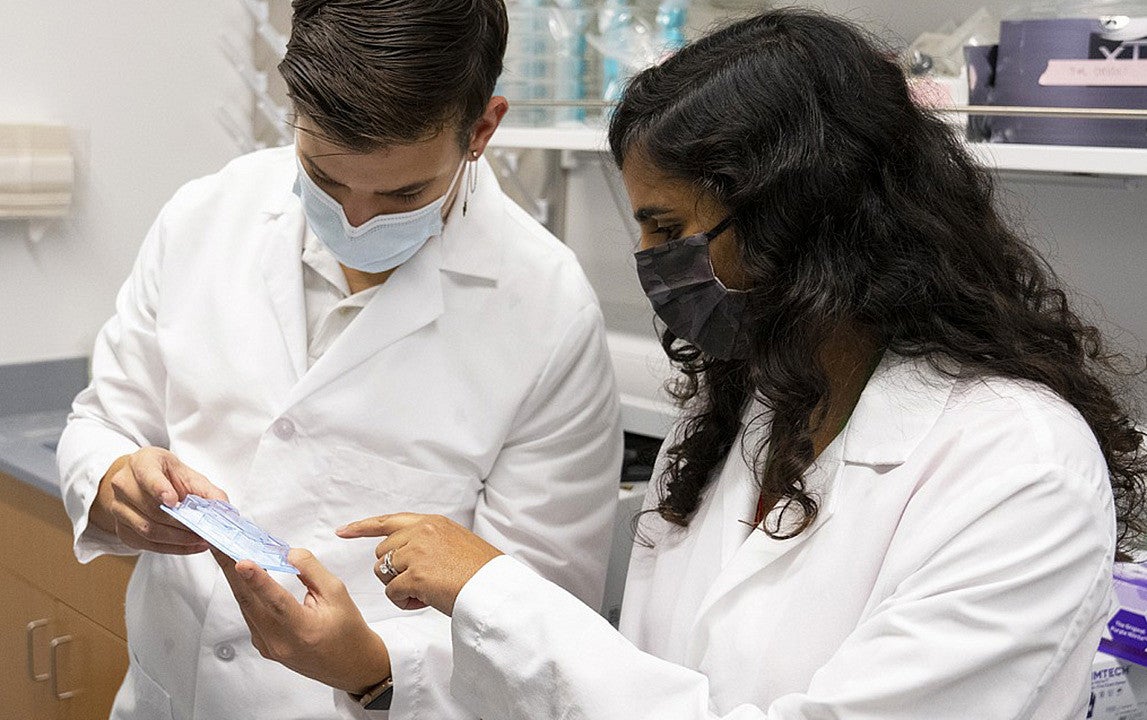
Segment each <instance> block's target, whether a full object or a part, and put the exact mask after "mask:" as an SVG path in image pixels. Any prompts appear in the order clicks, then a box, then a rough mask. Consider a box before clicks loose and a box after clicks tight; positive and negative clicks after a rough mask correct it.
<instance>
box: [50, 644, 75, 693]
mask: <svg viewBox="0 0 1147 720" xmlns="http://www.w3.org/2000/svg"><path fill="white" fill-rule="evenodd" d="M70 642H72V636H71V635H63V636H61V637H58V638H52V642H51V643H49V654H48V657H49V661H48V662H49V665H51V674H52V694H53V695H55V696H56V699H57V700H67V699H68V698H70V697H75V696H76V695H77V694H79V690H67V691H65V692H60V665H59V650H60V648H61V647H62V646H64V645H67V644H68V643H70Z"/></svg>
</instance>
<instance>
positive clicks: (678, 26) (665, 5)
mask: <svg viewBox="0 0 1147 720" xmlns="http://www.w3.org/2000/svg"><path fill="white" fill-rule="evenodd" d="M688 15H689V0H661V4H660V5H658V6H657V34H658V39H659V40H660V42H661V48H662V53H664V54H665V55H669V54H672V53H674V52H677V51H678V50H680V49H681V48H682V47H684V45H685V20H686V18H687V17H688Z"/></svg>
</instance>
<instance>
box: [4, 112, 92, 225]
mask: <svg viewBox="0 0 1147 720" xmlns="http://www.w3.org/2000/svg"><path fill="white" fill-rule="evenodd" d="M74 183H75V161H74V160H73V158H72V150H71V142H70V138H69V133H68V129H67V128H66V127H59V126H53V125H0V219H4V218H9V219H11V218H16V219H25V218H26V219H35V218H53V217H61V216H64V215H67V214H68V209H69V208H70V207H71V204H72V186H73V185H74Z"/></svg>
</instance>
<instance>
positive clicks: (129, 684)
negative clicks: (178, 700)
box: [109, 652, 174, 720]
mask: <svg viewBox="0 0 1147 720" xmlns="http://www.w3.org/2000/svg"><path fill="white" fill-rule="evenodd" d="M128 718H148V719H149V720H152V719H153V718H154V719H155V720H172V719H173V718H174V714H173V713H172V710H171V696H170V695H168V694H167V691H166V690H164V689H163V688H162V687H161V686H160V684H159V683H157V682H156V681H155V680H152V679H151V676H150V675H148V674H147V673H146V672H144V671H143V670H142V669H141V668H140V666H139V658H138V657H136V655H135V653H134V652H133V653H131V663H130V664H129V665H128V669H127V674H126V675H125V676H124V679H123V684H122V685H121V686H120V689H119V693H118V694H117V695H116V701H115V708H114V710H113V711H112V714H111V717H110V718H109V720H127V719H128Z"/></svg>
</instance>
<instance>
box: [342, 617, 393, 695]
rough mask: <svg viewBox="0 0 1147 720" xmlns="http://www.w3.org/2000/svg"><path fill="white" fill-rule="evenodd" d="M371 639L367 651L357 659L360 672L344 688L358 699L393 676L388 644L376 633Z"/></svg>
mask: <svg viewBox="0 0 1147 720" xmlns="http://www.w3.org/2000/svg"><path fill="white" fill-rule="evenodd" d="M370 638H371V639H370V640H369V642H368V644H367V649H366V651H365V652H363V653H362V654H360V655H357V657H356V659H357V660H358V662H356V665H358V666H359V668H360V672H358V673H357V674H356V676H355V677H354V678H352V679H350V680H349V682H348V683H347V687H345V688H343V689H344V690H346V691H347V692H349V693H350V694H351V695H353V696H355V697H356V698H357V697H360V696H362V695H363V694H365V693H367V692H369V691H370V690H372V689H374V688H376V687H377V686H378V685H379V684H381V683H383V682H385V681H388V680H390V678H391V675H392V671H391V667H390V651H388V650H387V648H386V643H384V642H383V641H382V638H380V637H379V636H378V635H376V634H375V633H374V632H371V633H370ZM352 656H354V655H352Z"/></svg>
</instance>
